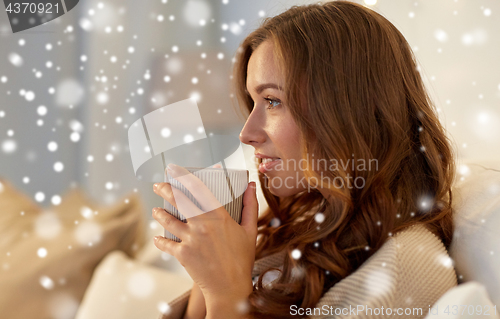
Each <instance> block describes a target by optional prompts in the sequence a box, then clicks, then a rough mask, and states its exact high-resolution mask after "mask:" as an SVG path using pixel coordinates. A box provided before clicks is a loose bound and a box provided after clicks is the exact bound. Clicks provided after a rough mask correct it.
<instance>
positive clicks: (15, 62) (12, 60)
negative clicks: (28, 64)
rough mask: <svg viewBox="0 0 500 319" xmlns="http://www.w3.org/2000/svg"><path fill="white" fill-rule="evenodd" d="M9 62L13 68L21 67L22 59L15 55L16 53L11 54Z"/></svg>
mask: <svg viewBox="0 0 500 319" xmlns="http://www.w3.org/2000/svg"><path fill="white" fill-rule="evenodd" d="M9 61H10V63H12V64H13V65H14V66H21V65H23V58H22V57H21V56H20V55H19V54H17V53H11V54H9Z"/></svg>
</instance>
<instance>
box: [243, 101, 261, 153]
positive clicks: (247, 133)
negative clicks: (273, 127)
mask: <svg viewBox="0 0 500 319" xmlns="http://www.w3.org/2000/svg"><path fill="white" fill-rule="evenodd" d="M264 122H265V119H263V118H262V117H261V116H260V115H259V113H258V111H257V110H253V111H252V112H251V113H250V115H249V116H248V118H247V121H246V122H245V125H244V126H243V129H241V132H240V141H241V142H242V143H245V144H248V145H251V146H254V147H255V146H256V145H258V144H262V143H264V142H265V140H266V132H265V130H264V124H265V123H264Z"/></svg>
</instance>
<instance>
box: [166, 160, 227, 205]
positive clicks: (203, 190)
mask: <svg viewBox="0 0 500 319" xmlns="http://www.w3.org/2000/svg"><path fill="white" fill-rule="evenodd" d="M167 170H168V173H169V174H170V175H171V176H172V177H173V178H174V179H175V180H177V181H179V182H180V183H181V184H182V185H183V186H184V187H186V188H187V190H188V191H189V192H190V193H191V194H192V195H193V196H194V198H195V199H196V201H197V202H198V203H199V204H200V206H201V208H202V209H203V212H205V213H208V212H210V211H213V210H215V209H217V208H219V207H221V206H222V204H221V203H219V201H218V200H217V198H215V196H214V194H212V192H211V191H210V189H208V187H207V186H206V185H205V184H204V183H203V182H202V181H201V180H200V179H199V178H198V177H196V176H194V175H193V174H191V173H190V172H189V171H188V170H187V169H185V168H184V167H181V166H178V165H175V164H168V165H167ZM176 200H177V197H176Z"/></svg>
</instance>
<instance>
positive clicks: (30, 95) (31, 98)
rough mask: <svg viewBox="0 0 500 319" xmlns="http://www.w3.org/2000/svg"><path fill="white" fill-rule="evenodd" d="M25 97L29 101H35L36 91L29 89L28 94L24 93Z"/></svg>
mask: <svg viewBox="0 0 500 319" xmlns="http://www.w3.org/2000/svg"><path fill="white" fill-rule="evenodd" d="M24 97H25V98H26V100H28V101H33V100H34V99H35V93H33V92H32V91H28V92H26V94H25V95H24Z"/></svg>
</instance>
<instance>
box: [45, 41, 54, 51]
mask: <svg viewBox="0 0 500 319" xmlns="http://www.w3.org/2000/svg"><path fill="white" fill-rule="evenodd" d="M45 50H47V51H50V50H52V44H50V43H47V44H46V45H45Z"/></svg>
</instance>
